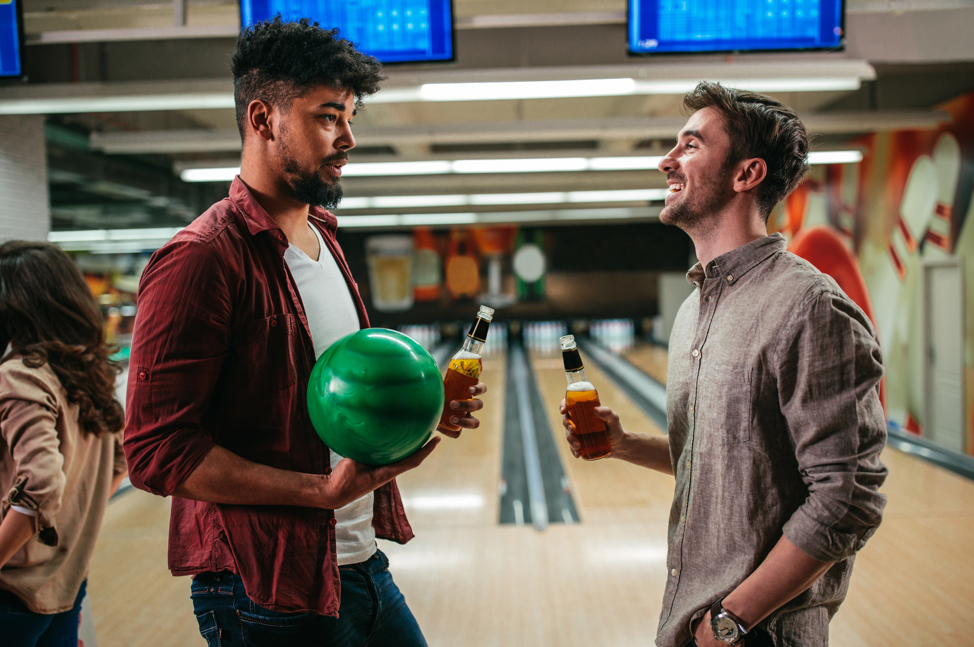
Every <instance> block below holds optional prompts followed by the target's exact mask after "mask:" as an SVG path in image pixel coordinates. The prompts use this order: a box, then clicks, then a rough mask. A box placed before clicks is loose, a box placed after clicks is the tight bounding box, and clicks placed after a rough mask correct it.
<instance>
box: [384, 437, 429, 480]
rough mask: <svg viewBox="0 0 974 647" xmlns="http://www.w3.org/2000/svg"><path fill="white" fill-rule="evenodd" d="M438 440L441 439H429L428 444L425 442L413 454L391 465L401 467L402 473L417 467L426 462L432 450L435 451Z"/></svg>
mask: <svg viewBox="0 0 974 647" xmlns="http://www.w3.org/2000/svg"><path fill="white" fill-rule="evenodd" d="M440 440H441V438H440V437H439V436H433V437H432V438H430V440H429V442H427V443H426V444H425V445H423V446H422V447H420V448H419V449H417V450H416V451H415V452H413V453H412V454H410V455H409V456H407V457H406V458H404V459H402V460H401V461H399V462H398V463H393V464H392V465H396V466H403V467H404V469H403V470H402V471H403V472H405V471H406V470H411V469H413V468H414V467H419V465H420V463H422V462H423V461H424V460H426V457H427V456H429V455H430V454H432V453H433V450H434V449H436V446H437V445H439V444H440Z"/></svg>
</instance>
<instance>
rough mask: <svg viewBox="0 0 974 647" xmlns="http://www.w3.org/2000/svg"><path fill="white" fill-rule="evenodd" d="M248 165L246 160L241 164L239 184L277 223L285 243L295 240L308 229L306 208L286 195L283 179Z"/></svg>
mask: <svg viewBox="0 0 974 647" xmlns="http://www.w3.org/2000/svg"><path fill="white" fill-rule="evenodd" d="M248 162H249V160H247V159H246V158H245V159H244V160H243V161H242V163H241V166H240V180H241V181H242V182H243V183H244V184H246V185H247V188H248V189H250V193H251V195H253V196H254V200H256V201H257V204H259V205H260V206H261V207H262V208H263V209H264V211H266V212H267V215H269V216H270V217H271V219H272V220H273V221H274V222H276V223H277V225H278V226H279V227H280V228H281V230H282V231H283V232H284V235H285V236H287V238H288V240H291V241H293V240H295V236H296V235H297V234H299V233H303V232H304V230H305V229H307V227H308V212H309V211H310V207H309V205H307V204H302V203H301V202H299V201H297V200H295V199H294V198H293V197H291V196H290V195H288V193H287V192H286V189H285V188H284V181H283V180H282V179H280V178H276V177H273V176H270V175H269V174H267V173H266V172H262V171H263V169H262V168H260V167H259V166H256V165H255V164H254V163H248Z"/></svg>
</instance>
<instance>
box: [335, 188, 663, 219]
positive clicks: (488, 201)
mask: <svg viewBox="0 0 974 647" xmlns="http://www.w3.org/2000/svg"><path fill="white" fill-rule="evenodd" d="M667 193H669V191H668V190H667V189H637V190H621V191H559V192H543V193H541V192H539V193H479V194H471V195H404V196H383V197H376V198H345V199H343V200H342V203H341V206H340V207H339V209H338V210H339V211H341V212H342V213H344V212H346V211H349V210H354V209H403V208H412V207H453V206H467V205H472V206H496V205H518V204H564V203H580V202H642V201H647V202H648V201H653V200H665V199H666V195H667Z"/></svg>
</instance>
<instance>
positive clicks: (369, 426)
mask: <svg viewBox="0 0 974 647" xmlns="http://www.w3.org/2000/svg"><path fill="white" fill-rule="evenodd" d="M308 412H309V413H310V415H311V423H312V424H313V425H314V428H315V431H317V432H318V435H319V436H320V437H321V439H322V440H323V441H324V442H325V444H326V445H328V447H330V448H331V449H333V450H335V451H336V452H337V453H339V454H341V455H342V456H345V457H347V458H351V459H354V460H357V461H359V462H361V463H367V464H369V465H385V464H387V463H393V462H395V461H398V460H400V459H402V458H405V457H406V456H408V455H410V454H412V453H413V452H414V451H416V450H417V449H419V448H420V447H422V446H423V444H424V443H425V442H426V440H427V439H428V438H429V437H430V436H431V435H432V433H433V429H435V428H436V423H437V422H439V419H440V414H441V413H442V412H443V376H442V375H441V374H440V369H439V368H438V367H437V365H436V361H435V360H434V359H433V356H432V355H430V354H429V352H427V350H426V349H425V348H423V347H422V346H420V345H419V344H418V343H416V341H414V340H413V339H411V338H410V337H407V336H406V335H403V334H402V333H399V332H396V331H395V330H386V329H384V328H366V329H364V330H360V331H358V332H356V333H352V334H351V335H347V336H345V337H342V338H341V339H339V340H338V341H336V342H335V343H334V344H332V345H331V346H329V347H328V349H327V350H326V351H325V352H324V353H322V354H321V357H319V358H318V361H317V362H315V366H314V369H312V371H311V380H310V381H309V383H308Z"/></svg>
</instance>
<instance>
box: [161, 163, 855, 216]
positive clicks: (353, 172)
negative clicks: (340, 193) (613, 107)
mask: <svg viewBox="0 0 974 647" xmlns="http://www.w3.org/2000/svg"><path fill="white" fill-rule="evenodd" d="M662 159H663V157H662V156H660V155H646V156H631V157H587V158H586V157H528V158H516V159H483V160H452V161H451V160H438V161H429V162H363V163H355V162H352V163H350V164H348V165H347V166H345V167H344V169H343V172H342V175H343V176H346V177H381V176H391V175H448V174H451V173H458V174H491V173H563V172H578V171H640V170H646V171H651V170H656V168H657V167H658V166H659V163H660V161H661V160H662ZM860 160H862V153H861V152H860V151H857V150H848V151H816V152H814V153H811V154H810V155H809V156H808V163H809V164H853V163H855V162H858V161H860ZM239 172H240V167H239V166H235V167H222V168H187V169H184V170H183V171H181V172H180V174H179V177H180V178H181V179H182V180H183V181H184V182H229V181H231V180H233V178H234V176H236V175H237V174H238V173H239ZM417 206H419V205H417ZM430 206H432V205H430ZM445 206H448V205H445Z"/></svg>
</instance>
